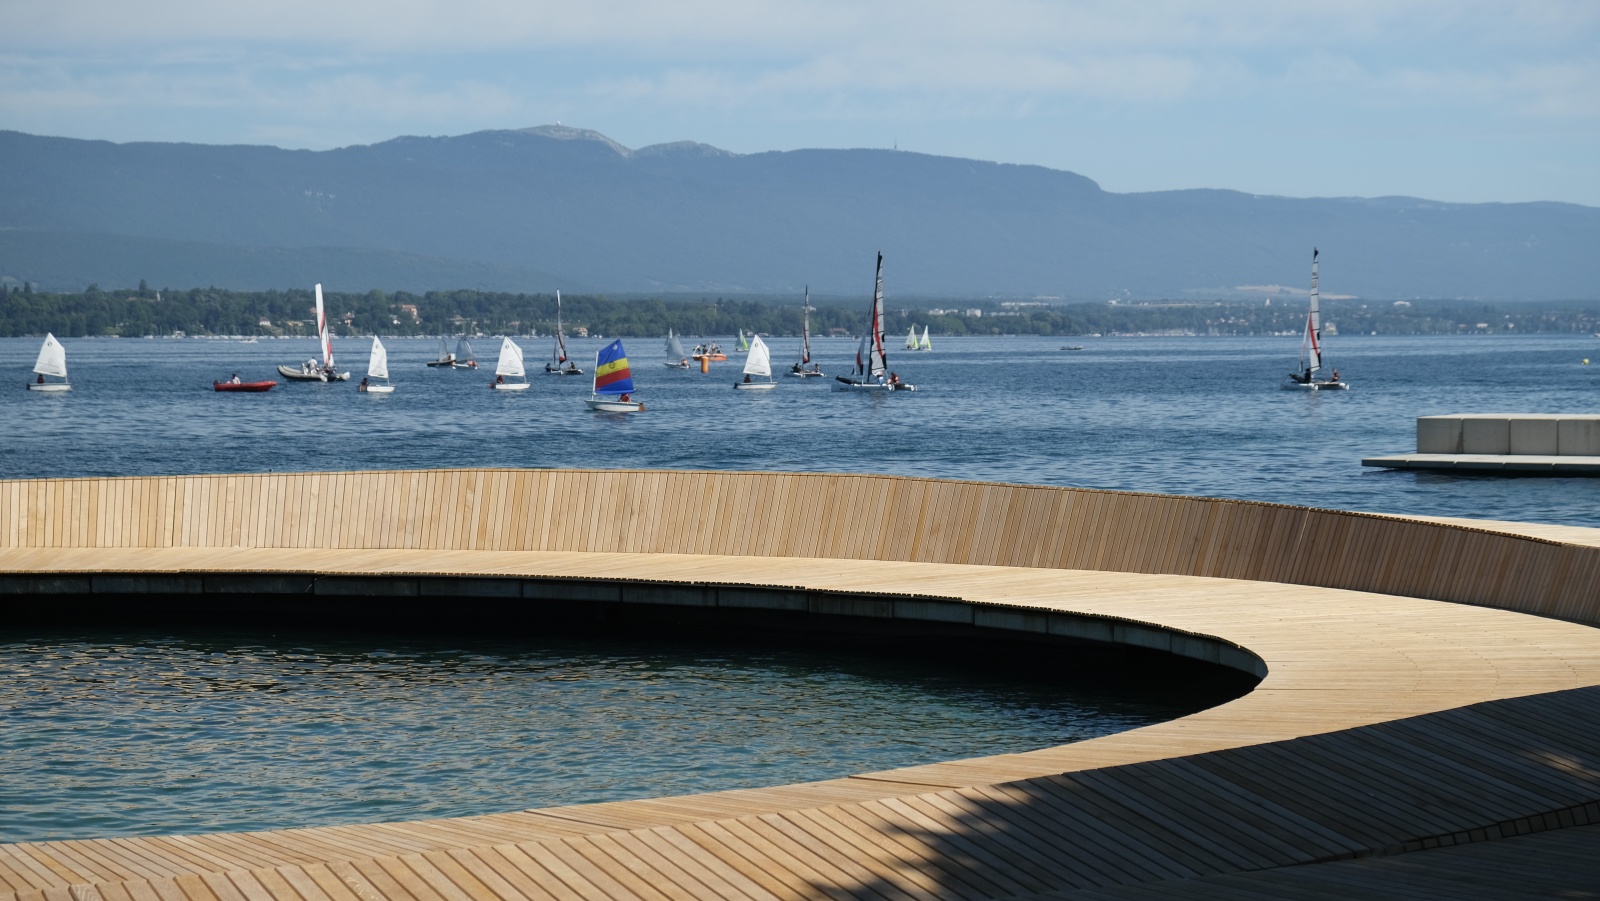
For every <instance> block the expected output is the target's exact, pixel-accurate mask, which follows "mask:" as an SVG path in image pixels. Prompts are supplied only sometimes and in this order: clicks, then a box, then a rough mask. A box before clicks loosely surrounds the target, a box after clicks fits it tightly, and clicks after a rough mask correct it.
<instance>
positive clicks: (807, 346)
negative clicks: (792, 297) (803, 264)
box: [800, 285, 811, 363]
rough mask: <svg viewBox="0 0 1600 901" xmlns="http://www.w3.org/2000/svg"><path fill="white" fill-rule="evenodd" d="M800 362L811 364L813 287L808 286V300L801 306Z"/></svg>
mask: <svg viewBox="0 0 1600 901" xmlns="http://www.w3.org/2000/svg"><path fill="white" fill-rule="evenodd" d="M800 362H802V363H809V362H811V286H810V285H806V299H805V300H804V301H802V302H801V304H800Z"/></svg>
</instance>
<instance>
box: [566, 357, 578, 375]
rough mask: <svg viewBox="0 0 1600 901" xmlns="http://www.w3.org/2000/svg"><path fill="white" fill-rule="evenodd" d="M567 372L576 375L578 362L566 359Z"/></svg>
mask: <svg viewBox="0 0 1600 901" xmlns="http://www.w3.org/2000/svg"><path fill="white" fill-rule="evenodd" d="M567 374H568V375H577V374H578V364H577V363H574V362H572V361H571V360H568V361H567Z"/></svg>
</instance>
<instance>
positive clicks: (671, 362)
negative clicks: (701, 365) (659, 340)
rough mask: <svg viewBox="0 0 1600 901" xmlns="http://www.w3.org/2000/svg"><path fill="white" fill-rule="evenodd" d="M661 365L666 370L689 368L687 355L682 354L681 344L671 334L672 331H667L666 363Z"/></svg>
mask: <svg viewBox="0 0 1600 901" xmlns="http://www.w3.org/2000/svg"><path fill="white" fill-rule="evenodd" d="M661 365H663V366H665V367H667V368H668V369H688V368H689V355H688V354H686V353H684V352H683V342H682V341H679V340H678V336H677V335H674V334H673V333H672V329H667V362H665V363H662V364H661Z"/></svg>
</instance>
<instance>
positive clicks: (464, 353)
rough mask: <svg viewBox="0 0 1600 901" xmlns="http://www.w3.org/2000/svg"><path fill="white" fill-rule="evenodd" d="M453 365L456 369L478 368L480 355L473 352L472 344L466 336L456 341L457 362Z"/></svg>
mask: <svg viewBox="0 0 1600 901" xmlns="http://www.w3.org/2000/svg"><path fill="white" fill-rule="evenodd" d="M451 365H452V366H454V367H455V368H456V369H477V368H478V355H477V354H475V353H473V352H472V342H470V341H468V340H467V336H466V335H462V336H461V338H460V340H458V341H456V353H455V360H454V361H453V362H452V363H451Z"/></svg>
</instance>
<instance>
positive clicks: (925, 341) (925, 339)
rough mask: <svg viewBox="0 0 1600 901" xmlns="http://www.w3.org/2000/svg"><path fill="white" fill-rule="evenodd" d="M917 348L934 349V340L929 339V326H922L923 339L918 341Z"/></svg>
mask: <svg viewBox="0 0 1600 901" xmlns="http://www.w3.org/2000/svg"><path fill="white" fill-rule="evenodd" d="M917 350H933V342H932V341H929V340H928V327H927V326H923V327H922V340H921V341H918V342H917Z"/></svg>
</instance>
